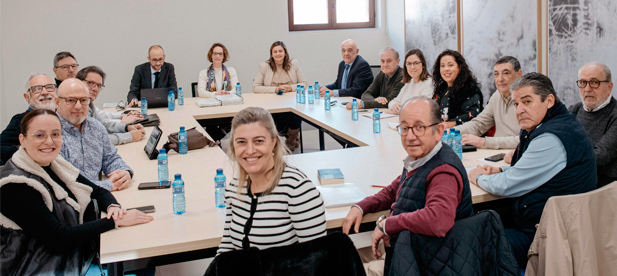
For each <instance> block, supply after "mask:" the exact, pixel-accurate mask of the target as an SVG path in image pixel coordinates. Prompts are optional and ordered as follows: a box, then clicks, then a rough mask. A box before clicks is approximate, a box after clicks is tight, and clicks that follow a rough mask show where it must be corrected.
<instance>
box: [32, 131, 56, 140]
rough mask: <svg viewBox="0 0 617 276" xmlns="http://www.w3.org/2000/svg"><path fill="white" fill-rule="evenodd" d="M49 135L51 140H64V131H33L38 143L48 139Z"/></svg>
mask: <svg viewBox="0 0 617 276" xmlns="http://www.w3.org/2000/svg"><path fill="white" fill-rule="evenodd" d="M47 136H51V140H53V141H55V142H59V141H61V140H62V131H60V130H54V131H52V132H51V133H46V132H45V131H42V130H39V131H35V132H34V133H32V137H34V141H35V142H38V143H41V142H45V141H46V140H47Z"/></svg>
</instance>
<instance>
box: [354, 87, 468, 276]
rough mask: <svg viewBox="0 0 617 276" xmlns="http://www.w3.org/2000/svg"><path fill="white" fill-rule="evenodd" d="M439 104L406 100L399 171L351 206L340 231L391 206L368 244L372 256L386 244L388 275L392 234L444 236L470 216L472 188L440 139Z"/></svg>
mask: <svg viewBox="0 0 617 276" xmlns="http://www.w3.org/2000/svg"><path fill="white" fill-rule="evenodd" d="M440 116H441V115H440V113H439V106H438V105H437V103H436V102H435V101H434V100H431V99H429V98H427V97H423V96H419V97H414V98H411V99H410V100H409V101H407V102H406V103H405V104H404V105H403V107H402V108H401V112H400V117H399V118H400V125H398V127H397V129H398V132H399V134H400V135H401V143H402V144H403V147H404V148H405V151H406V152H407V154H408V156H407V157H406V158H405V159H404V160H403V165H404V168H403V173H402V174H401V175H400V176H399V177H397V178H396V179H395V180H394V181H392V183H391V184H390V185H389V186H387V187H385V188H384V189H382V190H381V191H380V192H378V193H377V194H375V195H373V196H369V197H367V198H365V199H364V200H362V201H360V202H358V204H356V205H354V206H353V207H352V208H351V210H350V211H349V214H347V217H345V220H344V222H343V232H345V233H346V234H348V233H349V229H350V228H351V226H352V225H354V224H355V231H356V233H357V232H358V231H359V229H360V223H361V221H362V216H363V215H364V214H368V213H374V212H379V211H383V210H388V209H391V210H392V213H391V215H390V217H388V218H387V219H386V218H385V217H384V216H382V217H380V218H379V220H378V221H377V227H376V228H375V231H374V232H373V238H372V249H373V254H374V255H375V257H376V258H379V257H381V253H380V252H379V251H378V250H377V246H378V245H379V242H380V241H381V240H382V239H383V241H384V245H385V246H386V261H385V267H384V273H385V275H387V273H388V271H389V266H390V262H391V259H392V252H394V248H393V247H391V246H390V245H392V246H394V244H395V240H396V238H397V235H398V234H399V233H401V232H402V231H404V230H409V231H410V232H412V233H415V234H422V235H428V236H436V237H444V236H445V235H446V234H447V233H448V231H449V230H450V229H451V228H452V226H453V225H454V221H455V220H458V219H462V218H466V217H469V216H471V215H472V213H473V211H472V202H471V192H470V189H469V182H468V178H467V173H466V171H465V167H464V166H463V163H462V162H461V160H460V159H459V158H458V156H457V155H456V154H455V153H454V151H453V150H452V149H451V148H450V147H448V146H444V145H443V144H442V143H441V142H440V140H441V134H442V133H443V128H444V127H443V125H442V124H440V122H441V119H440Z"/></svg>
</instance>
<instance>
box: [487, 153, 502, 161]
mask: <svg viewBox="0 0 617 276" xmlns="http://www.w3.org/2000/svg"><path fill="white" fill-rule="evenodd" d="M504 156H506V154H505V153H499V154H495V155H493V156H489V157H486V158H484V160H486V161H492V162H497V161H501V160H503V157H504Z"/></svg>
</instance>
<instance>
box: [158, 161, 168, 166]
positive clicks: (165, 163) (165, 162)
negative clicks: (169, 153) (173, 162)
mask: <svg viewBox="0 0 617 276" xmlns="http://www.w3.org/2000/svg"><path fill="white" fill-rule="evenodd" d="M160 165H167V159H159V166H160Z"/></svg>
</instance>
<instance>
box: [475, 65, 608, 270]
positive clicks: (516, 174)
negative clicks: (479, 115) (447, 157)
mask: <svg viewBox="0 0 617 276" xmlns="http://www.w3.org/2000/svg"><path fill="white" fill-rule="evenodd" d="M510 89H511V90H512V99H513V100H514V106H515V107H516V119H517V120H518V123H519V125H520V126H521V129H522V130H521V134H520V142H519V145H518V147H517V148H516V150H515V152H514V156H513V157H512V163H511V165H506V166H503V167H501V168H497V167H493V166H490V165H485V166H484V167H480V166H478V167H477V168H475V169H473V170H472V171H471V172H470V173H469V179H470V180H471V182H473V183H477V184H478V186H480V187H481V188H482V189H484V190H485V191H487V192H489V193H491V194H494V195H498V196H503V197H509V198H512V200H511V202H512V206H511V211H512V215H511V216H510V217H511V218H512V219H513V224H514V225H513V226H514V228H511V227H512V226H510V225H508V223H506V222H504V226H505V227H506V238H507V239H508V242H509V243H510V246H511V247H512V251H513V253H514V256H515V257H516V260H517V261H518V264H519V266H520V267H521V268H525V266H526V264H527V251H528V250H529V246H530V245H531V242H532V241H533V237H534V235H535V232H536V228H535V225H536V224H538V223H539V222H540V217H541V216H542V210H544V205H545V204H546V201H547V200H548V198H549V197H551V196H560V195H569V194H578V193H585V192H588V191H591V190H593V189H595V188H596V182H597V175H596V160H595V156H594V153H593V147H592V146H591V143H590V141H589V139H587V134H586V133H585V129H583V126H581V124H580V123H579V122H578V121H577V120H576V118H575V117H574V116H573V115H572V114H570V113H568V110H567V109H566V107H565V105H563V103H561V102H560V101H559V98H558V97H557V95H556V93H555V89H554V88H553V83H552V82H551V80H550V79H549V78H548V77H547V76H544V75H542V74H540V73H529V74H526V75H524V76H523V77H521V78H519V79H518V80H516V81H514V83H512V85H511V86H510ZM503 219H504V216H502V220H503ZM508 228H509V229H508Z"/></svg>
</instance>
